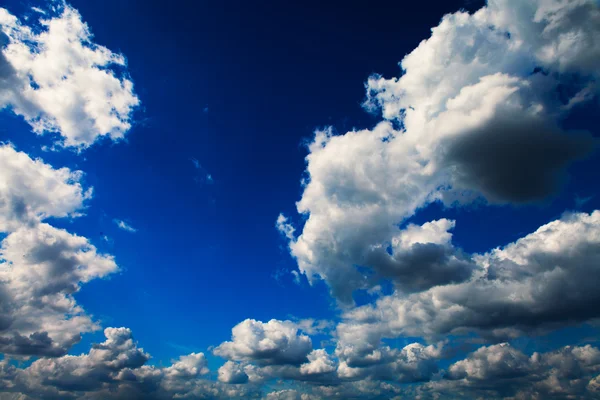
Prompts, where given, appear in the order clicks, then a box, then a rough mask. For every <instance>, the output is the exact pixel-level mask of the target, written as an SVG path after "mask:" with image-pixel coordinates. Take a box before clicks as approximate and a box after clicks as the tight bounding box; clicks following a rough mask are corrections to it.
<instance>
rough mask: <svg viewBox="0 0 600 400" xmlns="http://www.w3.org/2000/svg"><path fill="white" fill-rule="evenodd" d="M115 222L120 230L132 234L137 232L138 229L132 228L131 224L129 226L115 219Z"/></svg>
mask: <svg viewBox="0 0 600 400" xmlns="http://www.w3.org/2000/svg"><path fill="white" fill-rule="evenodd" d="M113 222H114V223H115V224H116V225H117V226H118V227H119V229H122V230H124V231H127V232H131V233H135V232H137V229H136V228H134V227H133V226H131V225H130V224H128V223H127V222H125V221H123V220H121V219H116V218H115V219H113Z"/></svg>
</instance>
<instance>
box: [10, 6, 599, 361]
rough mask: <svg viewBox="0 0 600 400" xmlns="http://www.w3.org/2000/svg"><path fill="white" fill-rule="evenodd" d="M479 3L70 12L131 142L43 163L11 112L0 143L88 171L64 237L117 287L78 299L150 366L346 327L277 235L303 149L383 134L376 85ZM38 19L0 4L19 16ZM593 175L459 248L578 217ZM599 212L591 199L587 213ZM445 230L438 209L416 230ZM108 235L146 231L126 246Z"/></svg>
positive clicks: (485, 219) (494, 217) (458, 235)
mask: <svg viewBox="0 0 600 400" xmlns="http://www.w3.org/2000/svg"><path fill="white" fill-rule="evenodd" d="M481 3H482V2H475V1H470V2H465V1H443V2H438V3H436V4H433V2H411V3H410V4H402V7H399V2H398V1H375V2H373V1H370V2H368V6H367V2H366V1H365V2H337V1H336V2H333V1H332V2H319V1H302V2H297V4H296V5H293V6H292V5H289V4H288V2H285V1H269V2H267V1H258V2H249V1H226V2H217V1H212V2H209V1H197V2H193V1H169V2H162V1H160V2H159V1H147V0H144V1H141V0H140V1H129V0H128V1H123V0H105V1H94V2H90V1H84V0H74V1H71V4H72V5H73V7H74V8H76V9H78V10H79V12H80V13H81V14H82V17H83V20H84V21H86V22H87V23H88V24H89V26H90V27H91V29H92V32H93V33H94V35H95V41H96V42H97V43H99V44H102V45H105V46H107V47H108V48H110V49H112V50H113V51H119V52H121V53H123V54H124V55H126V57H127V60H128V71H129V73H130V74H131V77H132V80H133V81H134V82H135V85H136V86H135V89H136V92H137V94H138V95H139V97H140V99H141V101H142V107H141V109H140V110H138V112H137V114H136V118H135V119H136V121H137V122H136V125H135V127H134V128H133V129H132V130H131V132H130V133H129V134H128V136H127V139H126V143H116V144H113V143H108V142H107V141H105V142H103V143H101V144H99V145H95V146H93V147H91V148H90V149H88V150H86V151H85V152H84V153H83V155H77V154H74V153H70V152H57V153H53V152H42V151H41V150H40V146H39V145H40V141H47V142H48V143H49V141H50V139H49V138H42V139H40V138H37V137H35V136H34V134H33V133H31V132H30V129H29V127H28V126H27V125H26V124H25V123H23V122H22V121H21V120H20V119H18V118H16V117H14V116H11V115H9V114H8V113H2V114H0V123H1V124H2V128H1V130H0V135H1V136H2V139H3V140H6V139H9V140H11V141H12V142H13V143H14V144H15V145H16V146H17V148H18V149H20V150H22V151H25V152H27V153H29V154H31V155H32V156H41V157H43V158H44V160H45V161H47V162H49V163H51V164H53V165H55V166H62V165H65V166H70V167H73V168H78V169H81V170H83V171H85V172H86V175H85V182H86V184H87V185H89V186H93V187H94V190H95V195H94V198H93V200H92V201H90V202H89V206H90V207H89V209H88V213H87V216H86V217H83V218H80V219H76V220H74V221H73V222H68V221H59V220H57V221H53V224H55V225H56V226H60V227H69V230H71V231H74V232H77V233H79V234H81V235H85V236H87V237H88V238H90V239H91V240H92V242H93V243H94V244H95V245H96V246H98V247H99V248H100V249H102V250H103V251H106V252H110V253H111V254H114V255H115V257H116V259H117V262H118V264H119V265H120V266H121V268H122V273H121V274H119V275H116V276H113V277H111V278H110V279H108V280H98V281H93V282H91V283H88V284H86V285H85V286H84V287H83V289H82V291H81V292H80V293H79V294H78V295H77V299H78V300H79V301H80V302H81V304H82V305H83V306H84V307H85V309H86V310H87V311H89V312H90V313H91V314H93V315H94V316H95V317H97V318H99V319H100V320H102V321H103V323H104V325H110V326H128V327H130V328H131V329H132V330H133V332H135V335H136V338H137V339H138V340H139V341H140V343H142V344H143V347H144V348H145V349H146V350H147V351H149V352H150V353H151V354H152V355H153V356H154V362H156V363H160V362H166V361H168V360H169V359H170V358H173V357H175V356H177V355H179V354H182V353H183V352H185V350H182V349H184V348H188V349H190V350H196V351H197V350H203V351H205V350H206V348H207V347H208V346H211V345H217V344H219V343H220V342H222V341H223V340H225V339H227V338H228V337H229V336H230V332H231V327H232V326H234V325H235V324H237V323H238V322H240V321H242V320H243V319H245V318H255V319H259V320H268V319H270V318H280V319H285V318H289V317H291V316H294V317H298V318H306V317H312V318H332V317H335V315H336V314H337V312H336V309H335V304H334V303H333V301H332V300H331V298H330V297H329V295H328V293H327V289H326V287H325V285H324V284H319V285H317V286H316V287H309V286H308V284H307V283H306V281H303V282H302V284H301V285H296V284H295V283H294V282H293V280H292V275H291V274H290V273H289V271H290V270H292V269H294V268H295V263H294V260H293V259H291V258H290V256H289V254H288V251H287V250H286V248H285V247H286V244H285V242H284V241H283V240H282V238H281V237H280V235H279V233H278V232H277V231H276V230H275V228H274V224H275V220H276V218H277V215H278V214H279V213H280V212H284V213H286V214H288V215H291V214H293V211H294V208H293V205H294V203H295V201H297V200H298V199H299V198H300V195H301V185H300V179H301V177H302V174H303V171H304V168H305V163H304V157H305V155H306V150H305V148H304V146H303V143H304V142H305V141H306V140H307V139H310V138H311V136H312V132H313V131H314V130H315V128H318V127H324V126H327V125H332V126H333V127H334V128H335V129H336V130H338V131H340V132H344V131H346V130H349V129H351V128H353V127H359V128H364V127H372V126H373V125H374V124H375V123H376V122H377V121H378V117H376V116H372V115H369V114H368V113H366V112H365V111H364V110H363V109H362V108H361V103H362V101H363V99H364V96H365V90H364V85H363V83H364V82H365V81H366V79H367V77H368V76H369V75H371V74H372V73H380V74H382V75H384V76H387V77H391V76H396V75H398V73H399V67H398V65H397V63H398V62H399V61H400V59H401V58H402V56H403V55H404V54H406V53H408V52H410V51H411V50H412V49H413V48H414V47H416V45H417V44H418V43H419V42H420V41H421V40H422V39H424V38H426V37H428V36H429V30H430V27H432V26H435V25H436V24H437V23H438V21H439V19H440V17H441V16H442V15H443V14H444V13H446V12H450V11H455V10H457V9H459V8H465V9H469V10H474V9H477V8H479V6H481ZM31 5H32V4H31V3H29V2H21V1H8V4H4V6H6V7H7V8H9V9H11V10H12V12H14V13H19V11H21V10H24V9H25V6H27V7H28V6H31ZM432 9H435V10H436V11H435V12H432ZM205 109H207V110H205ZM583 121H584V122H583V123H585V121H586V120H585V119H584V120H583ZM574 123H575V124H576V123H582V122H574ZM589 123H590V121H589V119H588V121H587V124H588V125H589ZM588 127H589V126H588ZM192 159H197V160H198V162H199V163H200V164H201V166H202V170H203V171H204V173H210V174H211V176H212V177H213V179H214V182H213V183H207V182H197V181H196V180H197V179H195V178H198V177H199V176H200V175H201V173H202V172H201V171H199V170H198V169H196V168H195V167H194V164H193V163H192ZM597 165H598V164H597V160H594V159H592V160H590V161H587V164H585V166H583V165H582V164H581V165H578V166H577V165H576V166H575V167H574V168H576V170H577V179H572V180H571V181H570V183H569V185H570V186H569V187H568V190H566V191H565V192H564V194H563V195H561V197H560V198H558V199H555V200H554V201H549V202H548V203H547V204H545V205H542V206H534V207H531V206H529V207H521V208H517V209H516V210H515V209H514V208H509V207H492V208H469V209H455V210H447V211H444V213H443V216H444V217H447V218H453V217H456V216H457V215H460V218H457V219H458V220H459V223H458V224H457V227H456V229H455V239H456V243H457V244H458V245H460V246H462V247H463V248H464V249H465V250H468V251H485V250H487V249H489V248H490V247H494V246H498V245H502V244H504V243H507V242H510V241H514V240H515V239H517V238H518V237H521V236H523V235H524V234H526V233H529V232H531V231H533V230H535V229H536V228H537V227H538V226H540V225H541V224H543V223H545V222H548V221H549V220H551V219H554V218H556V217H557V216H559V215H560V214H561V213H562V212H563V211H564V210H565V209H569V208H574V207H575V204H576V202H575V195H578V196H581V197H586V196H589V195H591V194H593V192H594V190H595V189H596V188H595V182H594V181H593V180H591V179H590V176H592V172H590V171H593V168H592V167H593V166H597ZM590 166H592V167H590ZM599 205H600V203H599V200H598V199H597V198H592V199H591V200H590V201H589V202H587V203H586V204H585V205H583V206H582V208H581V209H583V210H586V211H587V210H591V209H594V208H597V207H598V206H599ZM441 215H442V214H441V209H440V206H437V205H434V206H432V207H430V208H429V209H427V210H424V211H423V212H422V213H420V214H418V215H417V216H416V217H415V219H414V220H415V221H421V222H425V221H428V220H431V219H432V217H438V216H441ZM114 218H119V219H124V220H126V221H128V222H129V223H130V224H131V225H132V226H134V227H135V228H137V229H138V232H137V233H135V234H130V233H127V232H124V231H122V230H119V229H117V227H116V226H115V225H114V224H113V222H112V220H113V219H114ZM490 226H495V229H494V230H493V231H492V230H490V229H489V227H490ZM103 235H108V236H109V237H110V238H111V239H112V242H110V243H106V242H104V241H103V240H102V236H103ZM276 276H279V279H276V278H275V277H276ZM95 338H96V337H95V336H94V335H89V337H87V338H86V339H85V340H84V341H83V342H82V343H81V344H80V345H78V346H76V347H75V348H74V350H73V351H72V352H74V353H78V352H79V351H83V350H84V349H86V348H87V346H88V343H89V341H93V340H94V339H95Z"/></svg>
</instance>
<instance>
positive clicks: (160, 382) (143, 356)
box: [0, 328, 258, 400]
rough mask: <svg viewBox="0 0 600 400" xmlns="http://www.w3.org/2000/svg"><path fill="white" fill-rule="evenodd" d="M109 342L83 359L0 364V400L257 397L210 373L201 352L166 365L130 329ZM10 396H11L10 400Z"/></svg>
mask: <svg viewBox="0 0 600 400" xmlns="http://www.w3.org/2000/svg"><path fill="white" fill-rule="evenodd" d="M104 334H105V336H106V340H105V341H104V342H103V343H100V344H97V345H93V346H92V348H91V350H90V351H89V353H87V354H81V355H79V356H70V355H69V356H62V357H58V358H53V359H48V358H42V359H39V360H36V361H35V362H33V363H32V364H31V365H30V366H29V367H27V368H16V367H14V366H12V365H11V364H10V363H7V362H6V361H3V362H1V363H0V390H2V392H3V393H4V394H3V395H2V398H15V399H16V398H19V399H98V400H99V399H157V400H159V399H160V400H163V399H164V400H166V399H173V398H189V399H206V398H211V399H217V398H219V399H228V398H257V397H258V392H257V391H256V390H255V389H254V388H251V387H245V386H239V385H232V386H229V385H221V384H218V383H216V382H213V381H210V380H207V379H205V378H204V376H205V375H206V374H208V372H209V371H208V368H207V361H206V358H205V356H204V354H203V353H192V354H189V355H186V356H181V357H180V358H179V359H178V360H175V361H173V364H172V365H170V366H167V367H155V366H148V365H145V364H146V362H147V361H148V360H149V359H150V355H149V354H147V353H146V352H145V351H144V350H143V349H142V348H139V347H138V346H137V343H136V342H135V341H134V340H133V336H132V333H131V331H130V330H129V329H127V328H107V329H105V330H104ZM9 396H12V397H9Z"/></svg>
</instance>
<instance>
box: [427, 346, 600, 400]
mask: <svg viewBox="0 0 600 400" xmlns="http://www.w3.org/2000/svg"><path fill="white" fill-rule="evenodd" d="M598 373H600V351H599V350H598V349H597V348H595V347H592V346H590V345H586V346H578V347H573V346H567V347H564V348H561V349H558V350H555V351H551V352H547V353H537V352H536V353H533V354H532V355H531V356H527V355H525V354H523V353H522V352H521V351H519V350H518V349H516V348H514V347H512V346H511V345H509V344H508V343H502V344H498V345H493V346H489V347H482V348H479V349H478V350H477V351H475V352H473V353H472V354H470V355H469V356H467V358H465V359H464V360H460V361H458V362H456V363H454V364H452V365H451V366H450V367H449V368H448V371H447V372H446V375H445V379H444V380H440V381H436V382H432V383H430V384H427V385H425V386H424V387H423V388H422V393H423V396H422V398H429V397H432V398H437V397H436V396H445V397H447V398H475V397H479V396H485V397H486V398H494V399H495V398H517V399H567V398H573V399H574V398H577V399H594V398H597V392H596V387H595V382H596V380H597V376H598Z"/></svg>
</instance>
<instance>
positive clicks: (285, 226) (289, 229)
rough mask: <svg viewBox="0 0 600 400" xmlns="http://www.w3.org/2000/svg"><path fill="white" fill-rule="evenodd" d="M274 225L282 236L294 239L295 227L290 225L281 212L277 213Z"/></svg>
mask: <svg viewBox="0 0 600 400" xmlns="http://www.w3.org/2000/svg"><path fill="white" fill-rule="evenodd" d="M275 227H276V228H277V230H278V231H279V233H281V234H282V235H283V236H285V237H286V238H288V239H289V240H290V241H293V240H294V239H295V237H294V232H295V231H296V229H295V228H294V227H293V226H292V224H290V223H288V219H287V218H286V217H285V215H283V214H279V216H278V217H277V221H276V222H275Z"/></svg>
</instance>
